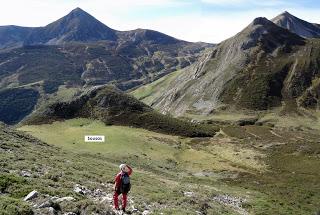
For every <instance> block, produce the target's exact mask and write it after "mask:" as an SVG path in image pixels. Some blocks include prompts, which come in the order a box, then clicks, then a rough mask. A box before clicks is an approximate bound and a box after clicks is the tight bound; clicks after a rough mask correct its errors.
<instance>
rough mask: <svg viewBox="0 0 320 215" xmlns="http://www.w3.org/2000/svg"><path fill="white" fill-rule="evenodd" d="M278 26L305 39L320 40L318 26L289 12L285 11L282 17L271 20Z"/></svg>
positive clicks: (319, 28)
mask: <svg viewBox="0 0 320 215" xmlns="http://www.w3.org/2000/svg"><path fill="white" fill-rule="evenodd" d="M271 21H272V22H273V23H275V24H276V25H278V26H280V27H282V28H285V29H287V30H289V31H291V32H292V33H295V34H298V35H299V36H301V37H305V38H319V37H320V27H319V25H317V24H313V23H309V22H307V21H305V20H302V19H300V18H298V17H296V16H294V15H292V14H290V13H289V12H288V11H284V12H283V13H281V14H280V15H278V16H276V17H275V18H273V19H272V20H271Z"/></svg>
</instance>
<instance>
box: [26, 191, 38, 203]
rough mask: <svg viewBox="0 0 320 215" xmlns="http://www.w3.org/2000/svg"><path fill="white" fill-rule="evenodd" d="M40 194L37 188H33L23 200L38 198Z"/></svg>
mask: <svg viewBox="0 0 320 215" xmlns="http://www.w3.org/2000/svg"><path fill="white" fill-rule="evenodd" d="M38 195H39V193H38V192H37V191H36V190H33V191H32V192H30V193H29V194H28V195H27V196H26V197H25V198H24V199H23V200H24V201H29V200H32V199H35V198H37V197H38Z"/></svg>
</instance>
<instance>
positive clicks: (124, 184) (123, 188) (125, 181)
mask: <svg viewBox="0 0 320 215" xmlns="http://www.w3.org/2000/svg"><path fill="white" fill-rule="evenodd" d="M130 189H131V184H130V177H129V175H128V173H123V174H121V184H120V192H121V193H128V192H129V191H130Z"/></svg>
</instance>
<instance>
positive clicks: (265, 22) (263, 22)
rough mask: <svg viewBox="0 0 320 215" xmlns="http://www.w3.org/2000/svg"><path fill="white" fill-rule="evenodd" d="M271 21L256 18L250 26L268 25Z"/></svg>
mask: <svg viewBox="0 0 320 215" xmlns="http://www.w3.org/2000/svg"><path fill="white" fill-rule="evenodd" d="M270 23H271V21H270V20H268V19H267V18H265V17H258V18H255V19H254V20H253V22H252V25H268V24H270Z"/></svg>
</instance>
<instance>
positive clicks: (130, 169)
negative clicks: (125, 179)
mask: <svg viewBox="0 0 320 215" xmlns="http://www.w3.org/2000/svg"><path fill="white" fill-rule="evenodd" d="M127 167H128V169H129V171H128V175H131V174H132V168H131V167H130V166H128V165H127Z"/></svg>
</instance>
